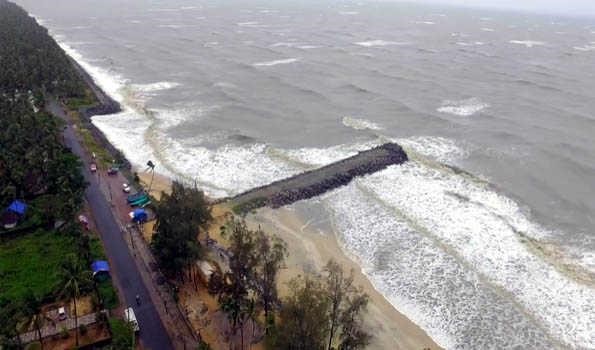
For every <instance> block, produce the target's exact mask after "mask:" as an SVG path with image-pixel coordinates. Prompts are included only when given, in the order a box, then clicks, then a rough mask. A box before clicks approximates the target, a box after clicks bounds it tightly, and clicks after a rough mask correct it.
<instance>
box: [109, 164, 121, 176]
mask: <svg viewBox="0 0 595 350" xmlns="http://www.w3.org/2000/svg"><path fill="white" fill-rule="evenodd" d="M117 173H118V167H116V166H112V167H110V168H109V169H107V174H108V175H116V174H117Z"/></svg>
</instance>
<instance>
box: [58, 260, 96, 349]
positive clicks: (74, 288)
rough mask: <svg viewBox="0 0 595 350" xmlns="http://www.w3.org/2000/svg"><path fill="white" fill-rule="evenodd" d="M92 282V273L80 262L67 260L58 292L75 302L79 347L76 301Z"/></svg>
mask: <svg viewBox="0 0 595 350" xmlns="http://www.w3.org/2000/svg"><path fill="white" fill-rule="evenodd" d="M91 281H92V277H91V271H89V270H86V269H84V268H83V266H82V265H81V264H80V262H79V261H78V260H76V259H75V258H74V257H72V256H71V257H69V259H67V260H65V261H64V263H63V264H62V270H61V271H60V282H59V284H58V290H59V291H60V297H63V298H67V299H69V300H73V302H74V326H75V337H76V346H78V345H79V333H78V314H77V308H76V300H77V299H78V298H79V297H80V295H81V292H82V291H85V290H88V289H89V287H90V285H91V283H92V282H91Z"/></svg>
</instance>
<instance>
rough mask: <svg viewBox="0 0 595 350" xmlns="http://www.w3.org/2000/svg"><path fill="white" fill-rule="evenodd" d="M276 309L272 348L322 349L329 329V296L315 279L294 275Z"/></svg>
mask: <svg viewBox="0 0 595 350" xmlns="http://www.w3.org/2000/svg"><path fill="white" fill-rule="evenodd" d="M289 290H290V295H289V296H288V297H287V298H286V299H285V300H284V301H283V307H282V308H281V312H280V315H279V317H280V319H281V323H280V325H279V328H278V334H277V342H276V344H275V348H276V349H287V350H322V349H324V348H325V344H326V340H327V336H328V333H329V323H328V322H327V321H328V309H329V299H328V297H327V293H326V292H325V290H324V287H323V285H322V284H321V283H320V280H319V279H314V278H310V277H297V278H294V279H293V280H291V281H290V282H289Z"/></svg>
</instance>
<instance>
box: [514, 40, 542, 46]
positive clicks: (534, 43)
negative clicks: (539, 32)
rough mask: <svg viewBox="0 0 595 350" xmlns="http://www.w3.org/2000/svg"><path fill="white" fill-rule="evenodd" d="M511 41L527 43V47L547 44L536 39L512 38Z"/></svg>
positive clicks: (518, 43)
mask: <svg viewBox="0 0 595 350" xmlns="http://www.w3.org/2000/svg"><path fill="white" fill-rule="evenodd" d="M509 43H511V44H517V45H525V46H526V47H529V48H531V47H533V46H544V45H546V43H545V42H543V41H536V40H510V41H509Z"/></svg>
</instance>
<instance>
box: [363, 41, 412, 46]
mask: <svg viewBox="0 0 595 350" xmlns="http://www.w3.org/2000/svg"><path fill="white" fill-rule="evenodd" d="M354 44H355V45H359V46H364V47H375V46H389V45H407V44H408V43H405V42H398V41H387V40H369V41H359V42H356V43H354Z"/></svg>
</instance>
